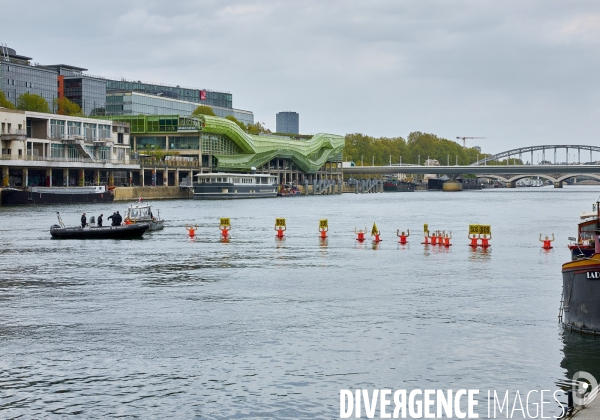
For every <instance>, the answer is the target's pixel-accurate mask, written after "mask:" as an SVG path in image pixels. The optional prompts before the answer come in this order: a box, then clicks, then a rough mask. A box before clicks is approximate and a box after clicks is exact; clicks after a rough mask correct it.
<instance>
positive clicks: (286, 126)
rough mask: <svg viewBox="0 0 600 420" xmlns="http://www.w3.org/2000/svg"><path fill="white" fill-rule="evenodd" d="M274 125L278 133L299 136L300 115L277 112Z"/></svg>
mask: <svg viewBox="0 0 600 420" xmlns="http://www.w3.org/2000/svg"><path fill="white" fill-rule="evenodd" d="M275 123H276V127H277V128H276V130H277V132H278V133H286V134H300V114H298V113H297V112H290V111H286V112H278V113H277V115H276V122H275Z"/></svg>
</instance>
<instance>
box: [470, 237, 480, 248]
mask: <svg viewBox="0 0 600 420" xmlns="http://www.w3.org/2000/svg"><path fill="white" fill-rule="evenodd" d="M477 239H478V238H477V236H475V235H473V237H472V238H471V243H470V244H469V246H470V247H472V248H477V247H478V246H479V244H478V243H477Z"/></svg>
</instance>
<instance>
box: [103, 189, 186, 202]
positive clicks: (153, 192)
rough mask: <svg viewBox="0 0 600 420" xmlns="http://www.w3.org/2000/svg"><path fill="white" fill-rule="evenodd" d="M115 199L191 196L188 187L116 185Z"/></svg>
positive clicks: (166, 198) (158, 198)
mask: <svg viewBox="0 0 600 420" xmlns="http://www.w3.org/2000/svg"><path fill="white" fill-rule="evenodd" d="M113 193H114V195H115V201H131V200H138V199H139V198H143V199H144V200H176V199H189V198H192V195H193V192H192V190H191V189H190V188H181V187H117V188H115V189H114V190H113Z"/></svg>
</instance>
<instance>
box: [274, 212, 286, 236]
mask: <svg viewBox="0 0 600 420" xmlns="http://www.w3.org/2000/svg"><path fill="white" fill-rule="evenodd" d="M285 230H287V226H286V225H285V219H284V218H279V217H278V218H276V219H275V231H276V232H277V235H275V237H276V238H277V239H279V240H281V239H283V238H284V237H285V235H284V234H283V232H284V231H285Z"/></svg>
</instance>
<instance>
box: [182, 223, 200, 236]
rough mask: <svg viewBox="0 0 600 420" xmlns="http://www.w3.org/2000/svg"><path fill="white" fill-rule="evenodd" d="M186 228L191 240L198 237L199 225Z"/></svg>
mask: <svg viewBox="0 0 600 420" xmlns="http://www.w3.org/2000/svg"><path fill="white" fill-rule="evenodd" d="M185 228H186V229H187V231H188V235H189V236H190V238H193V237H194V236H196V230H197V229H198V225H196V226H188V225H185Z"/></svg>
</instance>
